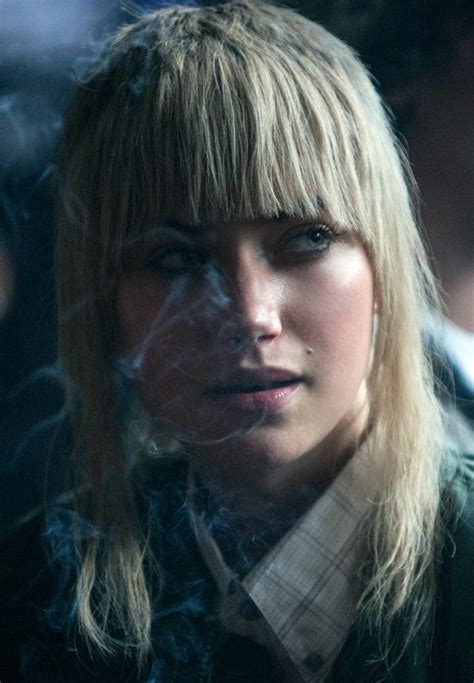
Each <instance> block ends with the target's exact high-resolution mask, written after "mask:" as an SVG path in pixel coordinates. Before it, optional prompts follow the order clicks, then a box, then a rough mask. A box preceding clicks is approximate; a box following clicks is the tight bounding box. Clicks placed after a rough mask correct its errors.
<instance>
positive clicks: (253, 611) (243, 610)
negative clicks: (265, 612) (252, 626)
mask: <svg viewBox="0 0 474 683" xmlns="http://www.w3.org/2000/svg"><path fill="white" fill-rule="evenodd" d="M239 613H240V616H241V617H243V618H244V619H246V620H247V621H256V620H257V619H260V616H261V615H260V610H259V609H258V607H257V605H256V604H255V603H254V601H253V600H250V599H249V600H245V601H244V602H242V603H241V604H240V607H239Z"/></svg>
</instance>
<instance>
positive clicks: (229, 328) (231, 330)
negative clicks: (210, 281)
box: [220, 250, 282, 347]
mask: <svg viewBox="0 0 474 683" xmlns="http://www.w3.org/2000/svg"><path fill="white" fill-rule="evenodd" d="M225 276H226V277H225V279H226V281H227V288H228V292H229V307H228V314H227V316H226V319H225V320H224V322H223V325H222V329H221V334H220V336H221V338H223V339H224V340H225V341H226V342H227V343H228V344H229V345H230V346H231V347H235V346H240V345H241V344H242V343H245V342H253V343H255V342H258V343H265V342H271V341H273V340H274V339H276V338H277V337H278V336H279V335H280V334H281V332H282V320H281V314H280V310H279V299H280V297H279V296H278V289H279V288H278V284H277V281H276V279H275V274H274V273H272V271H271V268H270V267H269V266H268V265H267V264H266V263H265V261H264V260H263V259H261V258H259V257H258V255H257V254H255V253H254V251H253V250H249V251H244V252H242V253H240V254H239V256H238V258H236V261H235V263H233V264H232V265H231V266H229V267H227V268H226V272H225Z"/></svg>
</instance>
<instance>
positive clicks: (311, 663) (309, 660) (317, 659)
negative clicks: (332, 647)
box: [304, 652, 324, 671]
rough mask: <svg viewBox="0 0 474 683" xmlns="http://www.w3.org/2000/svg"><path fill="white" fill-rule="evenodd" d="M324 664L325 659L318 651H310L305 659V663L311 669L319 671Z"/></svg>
mask: <svg viewBox="0 0 474 683" xmlns="http://www.w3.org/2000/svg"><path fill="white" fill-rule="evenodd" d="M323 664H324V659H323V658H322V657H321V655H320V654H319V653H318V652H310V654H309V655H308V656H307V657H306V659H305V660H304V665H305V667H306V668H307V669H309V670H310V671H319V669H320V668H321V667H322V665H323Z"/></svg>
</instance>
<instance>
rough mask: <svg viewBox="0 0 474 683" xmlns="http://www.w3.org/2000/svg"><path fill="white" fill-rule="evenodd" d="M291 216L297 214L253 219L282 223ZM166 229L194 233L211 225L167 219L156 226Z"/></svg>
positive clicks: (158, 228) (204, 230)
mask: <svg viewBox="0 0 474 683" xmlns="http://www.w3.org/2000/svg"><path fill="white" fill-rule="evenodd" d="M292 218H294V219H296V218H297V216H289V215H288V214H287V213H285V212H283V211H280V212H279V213H278V215H277V216H272V217H270V218H264V217H261V218H256V219H255V220H260V221H263V222H268V223H270V222H282V223H283V222H284V221H287V220H290V219H292ZM166 229H171V230H177V231H180V232H184V233H189V234H195V233H196V232H207V231H209V230H211V226H210V225H207V224H205V223H202V224H200V225H190V224H186V223H179V221H175V220H169V221H166V222H164V223H162V224H160V225H159V226H158V227H157V230H158V232H160V231H162V230H166Z"/></svg>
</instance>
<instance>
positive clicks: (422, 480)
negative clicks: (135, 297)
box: [57, 0, 441, 660]
mask: <svg viewBox="0 0 474 683" xmlns="http://www.w3.org/2000/svg"><path fill="white" fill-rule="evenodd" d="M59 180H60V198H59V216H58V241H57V279H58V299H59V321H60V323H59V324H60V353H61V357H62V362H63V364H64V368H65V371H66V376H67V378H68V386H69V391H70V394H71V398H72V401H73V405H74V423H75V429H76V451H75V461H76V464H77V466H78V467H77V469H78V471H79V472H80V474H81V482H82V483H86V484H87V485H88V487H89V489H90V491H91V494H90V496H89V497H88V498H87V509H86V510H85V511H84V510H83V513H84V514H86V515H87V516H88V518H89V519H90V520H91V521H92V523H93V524H94V525H96V526H97V528H99V529H101V530H104V533H105V531H106V532H107V534H106V535H107V543H102V544H101V543H100V541H99V540H98V539H97V537H94V538H90V539H89V540H87V541H82V542H80V548H79V550H80V553H81V558H82V560H81V565H80V570H79V576H78V581H77V591H76V592H77V604H78V612H77V613H78V622H79V626H80V628H81V630H82V632H83V633H84V635H85V636H86V638H87V640H88V642H89V643H90V644H91V647H93V648H96V649H98V650H99V651H100V652H102V653H110V652H114V651H116V650H117V649H118V650H120V649H122V650H123V649H125V650H127V651H129V652H132V653H134V655H136V656H137V657H138V659H139V660H143V658H144V657H145V656H146V655H147V653H148V652H149V651H150V649H151V647H152V645H151V642H150V620H151V611H152V605H151V601H150V597H149V585H148V583H147V581H148V579H147V576H148V573H149V560H150V558H149V557H148V555H149V553H148V551H147V544H146V536H145V535H144V533H143V532H142V531H140V529H139V525H138V522H137V513H136V509H135V508H136V503H135V501H134V494H133V491H132V488H131V486H130V485H129V483H128V473H127V454H126V453H125V452H124V448H123V439H122V436H123V429H124V425H123V421H124V419H123V415H122V413H121V410H120V406H119V401H118V397H117V391H116V387H115V384H114V362H115V359H116V355H117V337H118V332H117V322H116V314H115V293H116V287H117V282H118V280H119V278H120V275H121V272H122V267H123V255H124V250H125V248H126V245H127V244H129V243H130V240H133V239H135V238H138V237H139V236H140V235H141V234H143V232H145V231H146V230H148V229H150V228H151V227H153V226H154V225H156V224H157V222H158V221H162V220H165V219H166V218H169V217H173V216H174V215H175V214H176V211H177V209H178V208H179V215H180V217H181V216H184V217H185V218H184V220H186V221H189V222H190V223H192V224H199V223H202V222H213V221H214V222H216V221H218V220H219V221H222V220H231V219H236V218H239V219H252V218H257V217H272V216H276V215H278V214H279V213H281V212H284V213H285V214H287V215H289V216H315V215H318V213H319V211H320V205H321V202H322V203H323V204H324V206H325V208H326V209H327V210H328V211H329V212H330V214H331V216H332V217H333V218H334V219H335V221H337V222H339V223H341V224H344V225H348V226H351V228H352V230H353V231H354V232H355V234H356V235H357V236H358V239H359V240H360V242H361V243H362V244H363V245H364V247H365V249H366V250H367V253H368V255H369V257H370V261H371V265H372V268H373V272H374V278H375V287H376V299H377V302H378V330H377V335H376V339H375V345H374V352H373V353H374V355H373V363H372V366H371V368H372V369H371V371H370V377H369V378H368V388H369V397H370V406H371V425H372V434H373V443H374V449H375V452H376V453H377V454H378V455H377V457H378V458H379V461H380V466H381V468H382V471H383V485H382V489H381V490H380V497H379V500H378V501H377V505H376V506H375V511H374V515H373V518H372V520H371V524H370V530H369V556H370V558H371V570H370V574H369V576H368V578H367V579H366V581H365V583H364V584H363V585H362V594H361V598H360V602H359V606H358V614H359V615H360V618H361V619H363V620H365V622H366V623H368V624H369V625H371V626H373V627H375V628H381V626H382V624H385V625H390V623H391V621H392V619H393V618H394V617H395V616H396V615H398V614H399V613H401V612H402V611H403V610H405V611H407V617H406V632H405V635H406V642H409V640H410V639H411V638H412V636H413V635H414V634H415V632H417V631H418V630H419V629H420V628H422V627H423V625H427V624H428V623H429V619H430V615H431V613H432V607H433V598H434V584H433V566H434V558H435V554H436V547H437V539H438V538H439V528H438V526H439V525H438V510H439V471H440V457H441V455H440V454H441V446H440V444H441V426H440V413H439V408H438V404H437V402H436V400H435V398H434V394H433V380H432V376H431V370H430V364H429V362H428V361H427V359H426V357H425V355H424V351H423V346H422V334H421V321H422V319H423V317H424V315H425V313H426V312H427V311H428V310H433V308H434V309H436V307H437V305H438V304H437V295H436V286H435V283H434V281H433V279H432V275H431V273H430V270H429V267H428V264H427V260H426V257H425V254H424V251H423V247H422V244H421V240H420V237H419V234H418V231H417V227H416V221H415V218H414V214H415V213H416V210H415V209H414V207H413V203H412V200H411V196H412V192H411V187H412V180H411V175H410V171H409V168H408V165H407V163H406V162H405V159H404V155H403V153H402V151H401V150H400V149H398V146H397V143H396V140H395V138H394V135H393V133H392V131H391V127H390V122H389V118H388V116H387V113H386V112H385V110H384V108H383V105H382V104H381V102H380V99H379V97H378V95H377V93H376V90H375V88H374V86H373V84H372V82H371V80H370V77H369V76H368V74H367V72H366V70H365V68H364V67H363V66H362V64H361V63H360V61H359V60H358V59H357V57H356V56H355V55H354V53H353V52H352V51H351V49H350V48H349V47H347V46H346V45H345V44H343V43H342V42H341V41H339V40H338V39H337V38H335V37H334V36H332V35H331V34H329V33H328V32H327V31H326V30H324V29H323V28H322V27H321V26H319V25H317V24H315V23H313V22H310V21H308V20H306V19H304V18H302V17H300V16H299V15H298V14H296V13H295V12H293V11H290V10H288V9H283V8H279V7H275V6H272V5H270V4H267V3H264V2H254V1H253V0H252V2H250V0H237V1H235V2H228V3H224V4H220V5H218V6H212V7H194V6H189V7H187V6H177V7H170V8H167V9H162V10H159V11H157V12H153V13H151V14H148V15H145V16H143V17H141V18H139V19H138V20H137V21H136V22H135V23H133V24H131V25H129V26H126V27H125V28H123V29H122V30H119V31H118V33H117V34H116V35H115V36H114V37H113V38H112V39H110V40H109V41H108V43H107V45H106V47H105V49H104V51H103V52H102V54H101V55H100V58H99V59H98V61H97V63H96V64H95V66H94V67H93V68H91V71H90V73H89V74H88V75H87V77H85V78H84V79H83V81H82V82H81V83H80V85H79V88H78V91H77V93H76V95H75V97H74V99H73V101H72V104H71V106H70V108H69V112H68V114H67V116H66V121H65V128H64V133H63V137H62V142H61V145H60V151H59ZM78 543H79V542H78ZM408 607H409V609H408ZM112 633H113V635H112Z"/></svg>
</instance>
